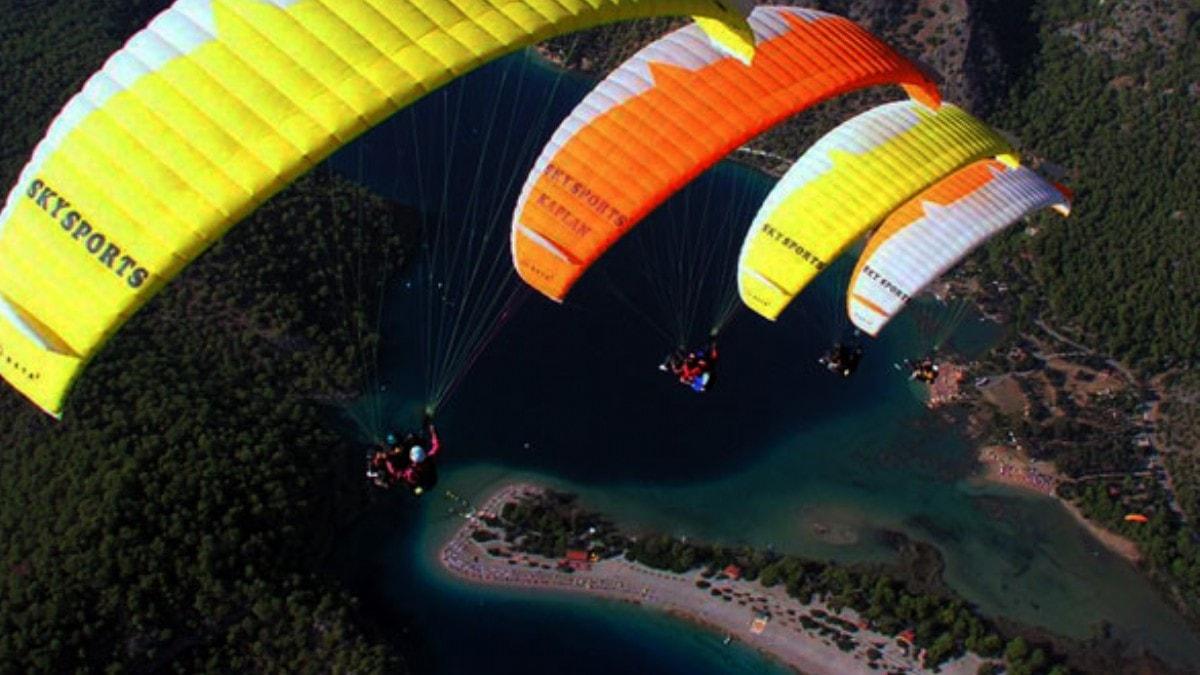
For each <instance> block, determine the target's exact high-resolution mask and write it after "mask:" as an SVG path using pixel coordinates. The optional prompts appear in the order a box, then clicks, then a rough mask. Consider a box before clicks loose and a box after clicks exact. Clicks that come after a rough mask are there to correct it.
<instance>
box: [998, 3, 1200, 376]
mask: <svg viewBox="0 0 1200 675" xmlns="http://www.w3.org/2000/svg"><path fill="white" fill-rule="evenodd" d="M1198 17H1200V11H1198V10H1197V8H1196V6H1195V5H1194V4H1192V5H1191V6H1190V9H1189V5H1188V3H1185V2H1175V3H1171V2H1165V1H1163V2H1149V1H1147V2H1123V3H1107V4H1100V3H1094V2H1082V1H1079V2H1043V3H1040V4H1039V6H1038V7H1037V8H1035V10H1034V13H1033V15H1032V18H1033V19H1034V22H1035V23H1036V25H1037V26H1038V27H1039V29H1038V33H1037V37H1038V45H1039V47H1038V51H1037V54H1036V56H1035V57H1034V58H1033V59H1032V60H1031V62H1030V64H1029V66H1028V67H1027V68H1026V70H1025V72H1024V74H1023V76H1022V77H1021V79H1020V80H1019V81H1018V82H1017V84H1016V85H1015V87H1014V88H1013V90H1012V92H1011V96H1010V97H1009V99H1008V100H1007V102H1006V103H1004V104H1003V105H1001V106H1000V107H999V109H998V111H997V113H996V114H995V115H994V116H993V117H992V119H991V121H992V122H993V123H994V124H996V125H997V126H999V127H1001V128H1004V129H1007V130H1009V131H1011V132H1012V133H1014V134H1015V135H1016V136H1017V137H1018V138H1019V140H1020V143H1021V145H1022V146H1023V147H1024V149H1025V150H1026V153H1027V155H1030V156H1033V157H1035V158H1045V159H1046V160H1047V161H1050V162H1053V163H1055V164H1057V165H1060V166H1061V167H1063V169H1064V171H1065V180H1066V182H1067V183H1068V184H1070V185H1071V186H1072V187H1073V188H1075V190H1076V192H1077V205H1076V209H1075V212H1074V213H1073V214H1072V216H1071V218H1070V219H1069V220H1067V221H1065V222H1063V223H1055V222H1051V221H1049V220H1047V221H1046V223H1045V224H1046V226H1045V227H1042V228H1040V231H1039V232H1038V234H1037V236H1034V237H1028V236H1025V235H1023V234H1022V233H1020V232H1014V233H1013V234H1012V235H1011V236H1010V237H1008V238H1007V240H1006V241H1005V242H1003V243H1000V244H998V245H997V246H995V247H993V249H992V251H991V253H992V257H991V260H992V262H993V264H992V265H991V271H992V272H993V273H995V274H997V275H1002V278H1007V279H1011V280H1012V281H1013V283H1012V284H1010V287H1011V288H1013V290H1014V292H1016V293H1017V294H1019V295H1020V301H1021V303H1022V305H1023V306H1024V308H1025V309H1026V310H1030V311H1032V310H1037V309H1046V310H1049V313H1048V318H1049V319H1051V320H1052V321H1053V323H1054V324H1055V325H1056V326H1058V327H1060V329H1064V330H1067V331H1068V332H1069V333H1070V334H1071V335H1072V336H1073V337H1075V338H1076V339H1078V340H1080V341H1082V342H1084V343H1085V344H1088V345H1090V346H1093V347H1096V348H1099V349H1101V350H1103V351H1105V352H1107V353H1110V354H1113V355H1115V356H1117V357H1118V358H1121V359H1122V360H1125V361H1128V362H1130V363H1134V364H1138V365H1141V366H1144V367H1145V368H1147V369H1148V370H1149V371H1155V370H1159V369H1162V368H1168V367H1172V366H1179V365H1185V364H1196V363H1198V362H1200V249H1198V248H1197V247H1196V245H1195V243H1194V240H1195V238H1196V235H1197V233H1198V232H1200V161H1197V155H1196V153H1197V148H1198V147H1200V146H1198V142H1200V141H1198V140H1197V139H1200V22H1198ZM1001 263H1003V264H1001Z"/></svg>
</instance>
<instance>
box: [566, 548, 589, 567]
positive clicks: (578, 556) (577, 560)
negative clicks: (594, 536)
mask: <svg viewBox="0 0 1200 675" xmlns="http://www.w3.org/2000/svg"><path fill="white" fill-rule="evenodd" d="M559 566H561V567H569V568H571V569H573V570H575V571H576V572H586V571H588V570H590V569H592V561H591V557H590V556H589V555H588V552H587V551H580V550H579V549H567V557H565V558H563V559H562V562H560V563H559Z"/></svg>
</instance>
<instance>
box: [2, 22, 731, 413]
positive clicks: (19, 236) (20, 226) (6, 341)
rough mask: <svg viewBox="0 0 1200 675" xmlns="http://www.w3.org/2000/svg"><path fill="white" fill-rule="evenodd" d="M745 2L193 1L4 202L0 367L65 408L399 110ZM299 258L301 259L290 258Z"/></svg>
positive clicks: (114, 71)
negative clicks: (630, 33) (95, 363)
mask: <svg viewBox="0 0 1200 675" xmlns="http://www.w3.org/2000/svg"><path fill="white" fill-rule="evenodd" d="M752 4H753V3H752V2H748V0H520V1H515V2H514V1H505V0H453V1H451V0H389V1H387V2H378V1H373V0H269V1H268V0H179V1H178V2H176V3H175V4H174V5H173V6H172V7H171V8H170V9H168V10H167V11H165V12H163V13H162V14H160V15H159V16H158V17H157V18H155V19H154V20H153V21H152V22H151V23H150V24H149V25H148V26H147V27H146V28H145V29H144V30H142V31H141V32H139V33H138V34H137V35H135V36H134V37H133V38H132V39H131V40H130V41H129V42H128V44H126V45H125V47H123V48H122V49H121V50H120V51H118V52H117V53H116V54H114V55H113V56H112V57H111V58H110V59H109V60H108V62H107V63H106V64H105V65H104V67H103V68H102V69H101V70H100V71H99V72H97V73H96V74H95V75H93V76H92V78H91V79H90V80H89V81H88V82H87V84H86V85H85V86H84V88H83V90H82V91H81V92H80V93H79V94H77V95H76V96H75V97H74V98H72V99H71V101H70V102H69V103H68V104H67V106H66V107H65V108H64V109H63V111H62V112H61V113H60V115H59V116H58V118H57V119H56V120H55V121H54V123H53V124H52V125H51V127H50V130H49V131H48V133H47V135H46V137H45V138H44V139H43V141H42V142H41V143H40V144H39V145H38V147H37V149H36V151H35V153H34V156H33V159H32V160H31V161H30V162H29V164H28V165H27V166H26V167H25V169H24V170H23V171H22V173H21V177H20V180H19V182H18V184H17V186H16V187H15V188H14V189H13V191H12V192H11V193H10V195H9V197H8V200H7V201H6V203H5V204H4V208H3V211H2V212H0V375H3V377H4V378H5V379H6V380H8V381H9V382H10V383H12V384H13V385H14V386H15V387H16V388H17V389H18V390H20V391H21V392H22V393H23V394H25V395H26V396H28V397H29V398H30V399H31V400H33V401H34V402H35V403H36V404H37V405H38V406H40V407H41V408H42V409H44V410H46V411H47V412H50V413H51V414H58V413H59V412H60V411H61V410H62V403H63V398H64V397H65V395H66V392H67V390H68V389H69V387H70V385H71V383H72V382H73V381H74V379H75V378H76V377H77V376H78V374H79V371H80V369H81V368H82V367H83V366H84V364H85V363H86V362H87V361H88V360H89V359H90V358H91V357H92V356H93V355H94V354H95V353H96V351H97V350H98V349H99V348H100V346H101V345H102V344H103V343H104V341H105V340H107V339H108V337H109V336H110V335H111V334H112V333H113V332H114V331H116V329H117V328H118V327H119V326H120V325H121V324H122V323H123V322H124V321H125V320H126V319H127V318H128V317H129V316H130V315H131V314H132V313H133V312H135V311H137V309H138V308H139V307H141V306H142V305H143V304H144V303H145V302H146V301H147V300H148V299H149V298H150V297H151V296H152V295H153V294H154V293H155V292H156V291H157V290H158V289H159V288H161V287H162V286H163V285H164V284H165V283H167V282H168V281H169V280H170V279H171V278H172V277H174V276H175V275H176V274H177V273H178V272H179V271H180V269H181V268H183V267H184V266H185V265H187V264H188V263H189V262H190V261H191V260H192V259H194V258H195V257H196V256H197V255H199V253H200V252H202V251H203V250H204V249H205V248H207V247H208V246H209V245H211V244H212V243H213V242H214V241H215V240H216V239H218V238H219V237H220V236H221V235H222V234H223V233H224V232H225V231H226V230H227V229H228V228H229V227H231V226H232V225H233V224H235V223H237V222H238V221H240V220H242V219H243V218H244V217H245V216H246V215H247V214H249V213H250V212H251V211H253V210H254V209H255V208H256V207H257V206H258V205H259V204H261V203H262V202H263V201H264V200H266V199H267V198H268V197H270V196H271V195H273V194H274V193H276V192H278V191H279V190H280V189H282V188H283V187H284V186H285V185H287V184H288V183H290V182H291V181H292V180H294V179H295V178H296V177H298V176H299V175H300V174H302V173H304V172H305V171H307V170H308V169H309V168H311V167H312V166H313V165H315V164H316V163H318V162H320V161H321V160H322V159H324V158H325V157H327V156H328V155H329V154H331V153H332V152H333V151H334V150H336V149H337V148H338V147H340V146H342V145H343V144H345V143H347V142H348V141H350V140H351V139H353V138H355V137H356V136H357V135H359V134H361V133H362V132H363V131H365V130H366V129H368V128H370V127H371V126H373V125H375V124H377V123H378V122H380V121H382V120H383V119H384V118H386V117H387V116H388V115H390V114H391V113H393V112H395V111H396V110H398V109H400V108H402V107H404V106H407V105H409V104H411V103H412V102H414V101H416V100H417V99H418V98H420V97H421V96H423V95H425V94H427V93H429V92H430V91H432V90H434V89H436V88H438V87H440V86H442V85H444V84H446V83H447V82H449V81H450V80H451V79H453V78H455V77H457V76H459V75H462V74H463V73H466V72H468V71H470V70H472V69H474V68H476V67H478V66H480V65H482V64H484V63H486V62H487V61H489V60H492V59H495V58H497V57H499V56H501V55H503V54H505V53H508V52H511V51H514V50H516V49H519V48H520V47H522V46H525V45H529V44H532V43H535V42H538V41H540V40H544V39H546V38H549V37H552V36H554V35H558V34H562V33H567V32H571V31H575V30H579V29H582V28H587V27H590V26H594V25H598V24H602V23H609V22H614V21H621V20H628V19H635V18H640V17H649V16H657V15H697V16H704V17H708V18H711V19H714V20H719V21H721V22H723V24H724V25H725V26H726V27H727V28H728V30H722V31H719V32H720V35H719V38H720V39H722V40H725V41H727V43H728V44H727V45H726V48H727V49H729V50H730V51H731V52H733V53H740V54H742V55H746V54H749V53H751V51H752V48H753V43H752V39H753V38H752V36H751V33H750V29H749V27H748V25H747V24H746V21H745V16H746V15H747V14H748V13H749V9H750V5H752ZM280 254H281V255H286V254H287V253H286V252H280Z"/></svg>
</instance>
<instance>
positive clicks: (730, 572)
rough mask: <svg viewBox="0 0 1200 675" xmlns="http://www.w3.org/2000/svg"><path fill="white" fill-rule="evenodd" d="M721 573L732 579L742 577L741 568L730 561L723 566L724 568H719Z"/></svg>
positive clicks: (735, 579)
mask: <svg viewBox="0 0 1200 675" xmlns="http://www.w3.org/2000/svg"><path fill="white" fill-rule="evenodd" d="M721 574H724V575H725V576H727V577H729V578H730V579H731V580H733V581H737V580H738V579H741V578H742V568H740V567H738V566H737V565H734V564H732V563H730V564H728V565H726V566H725V569H723V570H721Z"/></svg>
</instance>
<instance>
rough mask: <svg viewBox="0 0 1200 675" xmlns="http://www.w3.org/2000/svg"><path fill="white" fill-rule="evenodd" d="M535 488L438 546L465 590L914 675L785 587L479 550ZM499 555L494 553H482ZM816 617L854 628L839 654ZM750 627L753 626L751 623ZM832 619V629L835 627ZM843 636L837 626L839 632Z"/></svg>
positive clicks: (498, 498) (477, 515)
mask: <svg viewBox="0 0 1200 675" xmlns="http://www.w3.org/2000/svg"><path fill="white" fill-rule="evenodd" d="M539 489H540V488H538V487H537V486H534V485H529V484H514V485H508V486H505V487H504V488H502V489H500V490H499V491H497V492H496V493H494V494H492V495H491V496H490V497H489V498H488V499H487V500H486V501H484V502H483V503H482V504H481V505H480V506H479V507H478V508H476V509H475V511H474V512H472V513H471V514H470V515H469V516H468V517H467V518H466V522H465V523H464V524H463V526H462V527H461V528H459V529H458V530H457V531H456V532H455V534H454V535H453V536H452V537H451V539H450V541H448V542H447V543H446V544H445V546H443V548H442V550H441V552H440V554H439V560H440V562H441V565H442V567H443V568H444V569H446V570H447V571H448V572H450V573H451V574H452V575H454V576H455V577H457V578H459V579H461V580H463V581H466V582H470V583H478V584H486V585H493V586H506V587H516V588H522V589H529V590H531V591H541V592H567V593H576V594H587V595H593V596H597V597H602V598H608V599H613V600H618V601H623V602H629V603H633V604H636V605H640V606H642V607H645V608H647V609H651V610H655V611H661V612H665V613H668V614H670V615H672V616H675V617H678V618H681V619H684V620H687V621H690V622H692V623H695V624H697V625H701V626H704V627H706V628H708V629H710V630H712V631H713V632H714V633H716V634H718V635H722V636H727V637H729V638H730V639H731V640H738V641H740V642H742V643H744V644H747V645H749V646H750V647H752V648H754V649H756V650H758V651H759V652H761V653H763V654H766V655H768V656H770V657H772V658H774V659H776V660H778V661H780V662H782V663H784V664H785V665H787V666H788V667H790V668H792V669H794V670H796V671H798V672H803V673H813V674H817V673H878V672H921V671H922V670H923V669H922V667H921V663H920V658H919V655H918V654H917V653H915V652H916V651H917V650H916V649H914V648H911V647H910V646H908V645H907V644H903V643H901V642H900V641H898V640H897V639H895V638H891V637H888V636H885V635H881V634H879V633H875V632H873V631H871V630H869V626H868V624H867V623H866V622H865V621H862V620H861V619H860V617H858V616H857V615H856V614H855V612H853V611H852V610H849V609H846V610H843V611H842V612H841V613H835V612H832V611H831V610H830V609H829V608H828V607H827V606H825V605H824V604H822V603H813V604H808V605H805V604H801V603H799V602H797V601H796V600H795V599H793V598H791V597H790V596H788V595H787V592H786V590H785V589H784V588H783V586H782V585H780V586H775V587H773V588H765V587H763V586H762V585H761V584H759V583H758V582H757V581H755V582H749V581H744V580H731V579H721V578H720V577H714V578H713V579H710V580H708V581H709V582H711V587H710V588H700V587H698V586H697V581H699V580H701V577H700V574H699V571H698V570H693V571H690V572H688V573H686V574H672V573H669V572H664V571H660V570H655V569H651V568H648V567H645V566H643V565H640V564H636V563H631V562H629V561H627V560H625V559H623V558H611V559H605V560H599V561H595V562H591V563H588V564H580V565H577V567H576V569H575V570H574V571H572V572H569V573H568V572H564V571H561V570H560V569H558V566H559V563H560V561H558V560H552V559H547V558H542V557H539V556H532V555H527V554H523V553H519V552H511V551H508V550H507V547H505V546H504V545H503V544H502V543H500V542H488V543H484V544H481V543H479V542H477V541H475V540H474V539H473V538H472V534H474V533H475V532H477V531H479V530H480V529H484V528H485V527H486V526H485V524H484V523H483V521H482V520H481V517H486V516H487V515H489V514H498V513H500V511H501V509H502V508H503V506H504V504H505V503H507V502H510V501H515V500H516V499H518V498H520V497H521V496H522V495H523V494H527V493H529V492H531V491H537V490H539ZM489 548H491V549H493V550H497V549H499V550H501V551H502V553H501V555H492V554H491V553H489V552H488V549H489ZM822 613H828V614H829V615H830V616H834V617H837V618H838V619H839V620H840V621H848V622H850V623H852V624H854V625H855V626H856V627H857V629H856V630H855V631H850V632H847V631H840V632H842V633H843V635H846V636H848V637H850V638H852V639H853V641H854V643H855V646H854V647H853V649H851V650H850V651H843V650H842V649H841V648H839V646H838V645H837V644H836V643H835V641H834V638H833V637H831V636H830V635H829V633H831V632H832V631H826V633H827V634H826V635H821V634H820V631H819V629H813V628H805V627H804V625H802V622H801V620H802V618H804V619H806V620H807V621H809V622H810V625H811V621H813V620H817V621H819V622H820V623H822V624H826V625H829V626H834V624H831V623H830V622H829V621H828V620H826V619H825V618H824V617H823V615H822ZM756 620H757V621H756ZM840 621H838V623H840ZM839 630H840V629H839ZM872 649H874V650H877V651H878V655H877V657H876V659H875V660H874V663H875V666H876V668H875V669H871V668H870V667H868V662H869V661H870V659H869V658H868V655H867V652H868V650H872ZM980 663H982V660H981V659H980V658H978V657H976V656H974V655H968V656H966V657H964V658H961V659H958V660H956V661H952V662H950V663H948V664H944V665H943V666H942V668H941V669H940V671H939V672H943V673H962V674H966V673H974V672H976V669H977V668H978V666H979V664H980Z"/></svg>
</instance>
